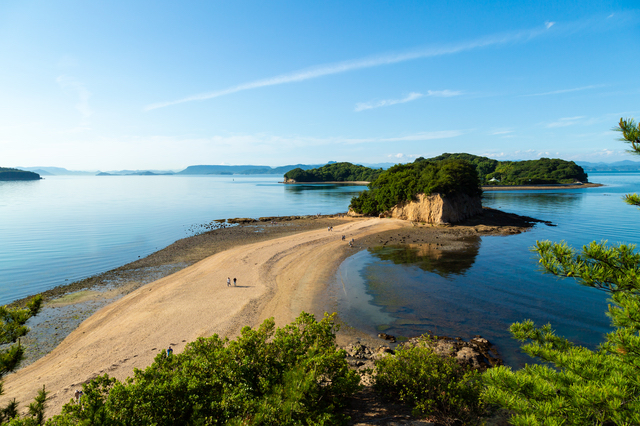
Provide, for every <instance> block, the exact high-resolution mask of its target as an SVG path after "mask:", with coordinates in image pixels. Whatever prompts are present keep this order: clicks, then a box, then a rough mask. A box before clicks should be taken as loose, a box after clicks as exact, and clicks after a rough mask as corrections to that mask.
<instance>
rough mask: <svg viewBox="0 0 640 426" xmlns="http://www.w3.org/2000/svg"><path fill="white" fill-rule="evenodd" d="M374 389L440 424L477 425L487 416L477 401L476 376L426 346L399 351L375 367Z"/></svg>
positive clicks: (478, 381)
mask: <svg viewBox="0 0 640 426" xmlns="http://www.w3.org/2000/svg"><path fill="white" fill-rule="evenodd" d="M376 368H377V374H376V377H375V385H374V386H375V389H376V390H377V391H378V392H380V393H381V394H382V395H384V396H385V397H387V398H389V399H392V400H396V401H400V402H404V403H406V404H410V405H412V406H413V407H415V408H414V413H415V414H416V415H423V416H424V415H427V416H429V417H430V418H432V419H435V420H436V421H438V422H439V423H441V424H464V425H474V424H480V423H481V418H482V417H483V416H485V415H487V414H488V411H487V409H486V408H485V406H484V404H483V402H482V401H481V399H480V394H481V389H482V384H481V381H480V380H479V373H478V372H477V371H476V370H473V369H471V368H468V367H466V368H465V367H462V366H461V365H460V364H458V362H457V361H456V359H455V358H453V357H445V358H443V357H441V356H439V355H437V354H435V353H434V352H433V349H431V348H430V347H429V346H416V347H412V348H409V349H399V350H397V351H396V354H395V356H387V357H385V358H382V359H381V360H379V361H378V362H377V363H376Z"/></svg>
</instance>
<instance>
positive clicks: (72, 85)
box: [56, 75, 93, 118]
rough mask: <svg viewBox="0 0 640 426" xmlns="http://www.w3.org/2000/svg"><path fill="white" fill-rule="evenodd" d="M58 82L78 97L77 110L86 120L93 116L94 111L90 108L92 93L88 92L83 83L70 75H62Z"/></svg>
mask: <svg viewBox="0 0 640 426" xmlns="http://www.w3.org/2000/svg"><path fill="white" fill-rule="evenodd" d="M56 82H57V83H58V84H59V85H60V87H62V88H63V89H69V90H71V91H72V92H73V93H74V94H75V95H77V96H78V103H76V109H77V110H78V112H80V114H82V116H83V117H84V118H87V117H89V116H91V115H92V114H93V110H92V109H91V107H90V106H89V98H90V97H91V92H89V91H88V90H87V88H86V87H85V85H84V84H83V83H80V82H79V81H77V80H76V79H74V78H73V77H70V76H68V75H61V76H60V77H58V78H57V79H56Z"/></svg>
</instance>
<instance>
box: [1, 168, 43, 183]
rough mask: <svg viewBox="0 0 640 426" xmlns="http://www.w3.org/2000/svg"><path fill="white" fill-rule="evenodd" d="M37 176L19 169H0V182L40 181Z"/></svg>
mask: <svg viewBox="0 0 640 426" xmlns="http://www.w3.org/2000/svg"><path fill="white" fill-rule="evenodd" d="M40 179H42V177H40V175H39V174H37V173H34V172H27V171H25V170H20V169H11V168H7V167H0V180H40Z"/></svg>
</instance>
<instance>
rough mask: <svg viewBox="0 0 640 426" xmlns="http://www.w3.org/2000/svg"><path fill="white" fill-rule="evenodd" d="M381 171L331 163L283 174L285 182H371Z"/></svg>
mask: <svg viewBox="0 0 640 426" xmlns="http://www.w3.org/2000/svg"><path fill="white" fill-rule="evenodd" d="M380 173H382V169H372V168H370V167H365V166H359V165H357V164H351V163H346V162H343V163H331V164H327V165H325V166H322V167H319V168H317V169H310V170H303V169H301V168H295V169H293V170H290V171H288V172H287V173H285V174H284V178H285V182H371V181H373V180H375V179H376V178H377V177H378V176H379V175H380Z"/></svg>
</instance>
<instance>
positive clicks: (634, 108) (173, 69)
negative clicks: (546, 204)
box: [0, 0, 640, 171]
mask: <svg viewBox="0 0 640 426" xmlns="http://www.w3.org/2000/svg"><path fill="white" fill-rule="evenodd" d="M0 64H2V65H1V66H0V111H1V112H0V166H3V167H34V166H56V167H65V168H67V169H70V170H102V171H105V170H121V169H130V170H135V169H137V170H143V169H154V170H176V171H177V170H182V169H184V168H185V167H187V166H190V165H201V164H229V165H242V164H256V165H267V166H272V167H276V166H282V165H288V164H297V163H304V164H318V163H323V162H327V161H349V162H353V163H385V162H390V163H405V162H410V161H413V160H414V159H415V158H417V157H432V156H436V155H439V154H441V153H444V152H450V153H454V152H468V153H471V154H476V155H483V156H488V157H491V158H495V159H499V160H526V159H536V158H540V157H549V158H563V159H566V160H574V161H589V162H601V161H603V162H613V161H620V160H635V161H639V160H640V157H634V156H632V155H630V154H629V153H627V152H626V145H625V144H624V143H622V142H620V141H619V140H617V138H618V137H619V134H617V133H616V132H614V131H612V130H611V129H612V128H613V127H614V126H615V125H616V123H617V122H618V121H619V120H620V118H621V117H624V118H635V119H636V121H639V120H640V101H639V100H640V78H638V76H639V75H640V74H639V70H640V4H639V3H638V2H637V0H636V1H607V0H602V1H562V2H560V1H556V2H521V1H503V2H497V1H491V2H487V1H467V2H465V1H458V2H450V1H374V0H366V1H346V0H340V1H332V0H327V1H321V2H305V1H277V0H273V1H268V2H265V1H261V2H258V1H244V0H233V1H226V0H225V1H215V0H209V1H184V2H175V1H171V2H169V1H153V2H152V1H131V0H128V1H120V0H111V1H109V2H97V1H86V0H82V1H75V0H68V1H65V0H57V1H50V0H44V1H28V0H3V1H2V2H0Z"/></svg>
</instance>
